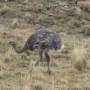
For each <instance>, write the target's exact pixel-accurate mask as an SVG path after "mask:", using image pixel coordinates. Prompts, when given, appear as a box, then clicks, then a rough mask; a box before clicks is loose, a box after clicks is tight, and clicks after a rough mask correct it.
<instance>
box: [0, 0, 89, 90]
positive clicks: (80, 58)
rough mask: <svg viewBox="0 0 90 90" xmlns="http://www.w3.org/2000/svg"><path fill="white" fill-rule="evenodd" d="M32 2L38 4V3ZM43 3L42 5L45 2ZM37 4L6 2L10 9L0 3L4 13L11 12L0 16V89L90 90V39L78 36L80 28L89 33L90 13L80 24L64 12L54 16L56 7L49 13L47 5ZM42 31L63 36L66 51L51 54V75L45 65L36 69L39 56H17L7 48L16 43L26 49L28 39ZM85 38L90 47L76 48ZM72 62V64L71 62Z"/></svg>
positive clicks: (51, 0) (33, 54) (31, 53)
mask: <svg viewBox="0 0 90 90" xmlns="http://www.w3.org/2000/svg"><path fill="white" fill-rule="evenodd" d="M29 1H30V0H29ZM32 1H34V2H35V1H37V2H38V1H39V0H32ZM41 1H42V2H43V0H41ZM49 1H50V4H52V3H54V2H55V0H49ZM37 2H35V6H33V4H32V5H30V4H29V3H28V4H26V3H23V5H22V4H21V3H19V4H18V3H15V2H14V3H13V2H11V3H10V4H9V2H8V3H5V5H6V6H7V7H8V8H9V9H7V7H4V6H3V5H4V3H3V4H2V3H0V5H1V12H3V11H5V13H6V12H8V13H6V14H4V15H1V16H0V90H87V89H88V90H89V89H90V68H89V67H90V57H88V66H89V67H88V69H87V68H86V67H87V64H86V66H85V63H86V61H87V55H86V53H88V55H89V56H90V44H89V43H90V38H89V36H84V35H82V34H81V33H79V29H80V31H82V30H83V28H84V26H85V30H87V29H88V31H89V26H87V25H89V24H90V21H89V13H88V14H87V13H83V15H81V19H82V20H81V21H80V20H77V19H76V18H75V17H74V15H73V17H72V16H70V15H67V14H66V13H65V12H64V11H61V12H57V13H55V11H57V10H56V9H57V8H56V9H53V8H52V7H51V8H50V10H47V9H46V7H45V6H44V4H40V3H37ZM39 2H40V1H39ZM2 8H4V9H2ZM9 10H10V12H9ZM54 10H55V11H54ZM43 11H44V12H46V13H49V14H50V13H52V15H53V16H49V15H44V14H42V12H43ZM34 15H35V16H34ZM25 17H26V18H27V17H29V21H30V20H32V21H33V19H34V20H35V21H36V23H28V22H27V21H26V18H25ZM17 19H18V20H17ZM67 23H68V24H67ZM81 23H83V24H84V25H83V24H81ZM80 26H81V27H82V28H81V27H80ZM39 29H42V30H43V29H45V30H50V31H57V32H58V33H61V31H62V33H63V35H61V34H60V36H61V37H62V38H63V39H64V43H65V48H64V50H63V51H62V52H59V51H54V52H52V51H51V52H50V53H49V54H50V56H51V63H50V69H51V71H52V73H51V75H48V73H47V65H46V62H43V63H41V64H40V65H39V66H36V67H34V64H35V62H36V61H37V60H38V59H39V57H38V53H36V52H29V53H30V55H27V54H26V53H22V54H17V53H16V52H15V51H14V49H13V48H12V47H10V46H9V45H8V42H9V41H12V40H14V41H16V43H17V46H21V47H23V45H24V43H25V41H26V40H27V38H28V37H29V36H30V35H31V34H32V33H33V32H35V31H36V30H39ZM80 38H81V39H80ZM79 39H80V40H79ZM83 39H85V40H88V41H87V42H85V43H86V44H87V45H88V47H86V48H74V44H77V42H78V41H79V43H80V45H79V47H80V46H81V44H85V43H84V42H83V43H82V40H83ZM73 48H74V50H73ZM86 49H87V51H86ZM71 52H72V54H71ZM71 59H72V62H73V63H71ZM84 62H85V63H84ZM72 65H73V66H74V67H75V68H77V69H82V72H80V71H77V70H76V69H75V68H72ZM32 69H33V70H32ZM84 69H85V70H86V71H85V72H84V71H83V70H84Z"/></svg>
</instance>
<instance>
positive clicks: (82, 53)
mask: <svg viewBox="0 0 90 90" xmlns="http://www.w3.org/2000/svg"><path fill="white" fill-rule="evenodd" d="M86 57H87V51H86V49H84V48H74V49H73V50H72V54H71V60H72V64H73V66H74V67H75V68H76V69H77V70H80V71H82V70H83V69H85V68H86V65H87V64H86Z"/></svg>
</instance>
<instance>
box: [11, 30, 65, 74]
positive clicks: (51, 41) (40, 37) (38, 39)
mask: <svg viewBox="0 0 90 90" xmlns="http://www.w3.org/2000/svg"><path fill="white" fill-rule="evenodd" d="M9 44H10V45H11V46H12V47H13V48H14V49H15V51H16V52H17V53H23V52H26V51H27V50H30V51H35V50H36V49H37V50H38V52H39V57H40V59H39V60H38V61H37V62H36V64H38V62H39V61H43V54H44V55H45V57H46V61H47V66H48V72H49V73H50V72H51V71H50V56H49V54H48V52H49V50H62V49H63V48H64V44H63V42H62V40H61V37H60V35H59V34H58V33H56V32H52V31H44V30H43V31H36V32H34V33H33V34H32V35H31V36H30V37H29V38H28V39H27V41H26V43H25V44H24V46H23V47H22V48H17V45H16V43H15V42H14V41H10V42H9Z"/></svg>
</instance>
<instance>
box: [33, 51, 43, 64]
mask: <svg viewBox="0 0 90 90" xmlns="http://www.w3.org/2000/svg"><path fill="white" fill-rule="evenodd" d="M39 57H40V59H39V60H38V61H37V62H36V64H35V66H37V65H38V64H39V62H42V59H43V50H40V51H39Z"/></svg>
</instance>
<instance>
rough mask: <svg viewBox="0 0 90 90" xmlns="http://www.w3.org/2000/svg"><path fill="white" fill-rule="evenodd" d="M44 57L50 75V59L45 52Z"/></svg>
mask: <svg viewBox="0 0 90 90" xmlns="http://www.w3.org/2000/svg"><path fill="white" fill-rule="evenodd" d="M45 56H46V59H47V65H48V73H49V74H50V73H51V71H50V57H49V55H48V51H45Z"/></svg>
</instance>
